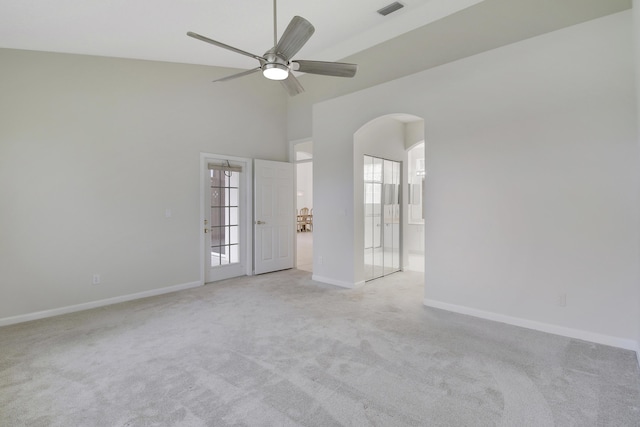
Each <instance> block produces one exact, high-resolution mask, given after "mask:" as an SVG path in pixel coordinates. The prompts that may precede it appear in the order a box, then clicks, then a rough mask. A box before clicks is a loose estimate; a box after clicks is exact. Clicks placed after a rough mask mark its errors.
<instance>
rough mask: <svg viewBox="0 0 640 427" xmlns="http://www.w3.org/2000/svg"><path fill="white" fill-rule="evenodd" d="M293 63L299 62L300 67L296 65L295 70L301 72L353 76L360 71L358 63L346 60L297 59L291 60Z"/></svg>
mask: <svg viewBox="0 0 640 427" xmlns="http://www.w3.org/2000/svg"><path fill="white" fill-rule="evenodd" d="M291 62H292V63H293V64H298V67H297V68H296V67H294V71H300V72H301V73H309V74H321V75H323V76H335V77H353V76H355V75H356V71H358V65H356V64H346V63H344V62H324V61H305V60H295V61H291Z"/></svg>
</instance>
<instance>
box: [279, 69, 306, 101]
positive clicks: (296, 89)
mask: <svg viewBox="0 0 640 427" xmlns="http://www.w3.org/2000/svg"><path fill="white" fill-rule="evenodd" d="M280 83H281V84H282V86H284V88H285V89H286V90H287V92H289V96H296V95H298V94H300V93H302V92H304V88H303V87H302V85H301V84H300V82H299V81H298V79H296V77H295V76H294V75H293V74H292V73H289V77H287V78H286V79H284V80H280Z"/></svg>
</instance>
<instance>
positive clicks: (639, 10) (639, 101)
mask: <svg viewBox="0 0 640 427" xmlns="http://www.w3.org/2000/svg"><path fill="white" fill-rule="evenodd" d="M632 13H633V30H634V33H633V34H634V37H633V39H634V40H635V59H636V68H635V70H636V108H637V114H638V116H637V117H638V119H637V124H638V134H637V137H638V146H639V147H640V0H633V9H632ZM638 220H639V221H640V218H639V219H638ZM638 288H639V289H640V282H638ZM639 294H640V292H639ZM638 304H639V305H640V299H639V300H638ZM639 311H640V310H639ZM637 341H638V350H637V355H638V362H640V313H639V315H638V336H637Z"/></svg>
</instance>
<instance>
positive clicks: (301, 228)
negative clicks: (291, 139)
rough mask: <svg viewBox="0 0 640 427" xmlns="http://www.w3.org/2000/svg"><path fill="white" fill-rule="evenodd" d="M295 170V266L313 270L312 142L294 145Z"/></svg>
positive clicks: (300, 268)
mask: <svg viewBox="0 0 640 427" xmlns="http://www.w3.org/2000/svg"><path fill="white" fill-rule="evenodd" d="M294 155H295V157H294V159H295V171H296V215H297V219H296V268H297V269H299V270H305V271H309V272H313V142H312V141H305V142H302V143H298V144H296V145H294Z"/></svg>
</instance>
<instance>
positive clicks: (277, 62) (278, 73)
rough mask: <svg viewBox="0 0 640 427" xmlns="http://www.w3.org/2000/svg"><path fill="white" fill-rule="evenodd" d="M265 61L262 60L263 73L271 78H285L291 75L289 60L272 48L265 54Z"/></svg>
mask: <svg viewBox="0 0 640 427" xmlns="http://www.w3.org/2000/svg"><path fill="white" fill-rule="evenodd" d="M264 59H265V61H264V62H263V61H260V62H261V64H260V68H262V74H264V76H265V77H266V78H268V79H271V80H284V79H286V78H287V77H288V76H289V71H290V69H289V61H287V60H285V59H284V58H283V57H281V56H278V55H277V54H276V53H275V52H274V51H272V50H270V51H267V52H266V53H265V54H264Z"/></svg>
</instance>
